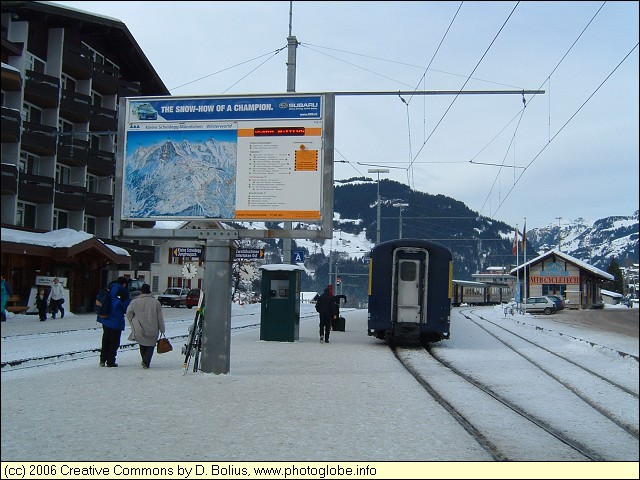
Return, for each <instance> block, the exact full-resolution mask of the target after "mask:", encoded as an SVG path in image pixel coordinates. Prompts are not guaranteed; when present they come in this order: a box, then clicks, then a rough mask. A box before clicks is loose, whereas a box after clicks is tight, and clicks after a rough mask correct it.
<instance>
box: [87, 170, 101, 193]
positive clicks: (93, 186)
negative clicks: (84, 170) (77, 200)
mask: <svg viewBox="0 0 640 480" xmlns="http://www.w3.org/2000/svg"><path fill="white" fill-rule="evenodd" d="M99 180H100V178H99V177H97V176H95V175H91V174H90V173H88V174H87V192H91V193H100V191H99V190H98V181H99Z"/></svg>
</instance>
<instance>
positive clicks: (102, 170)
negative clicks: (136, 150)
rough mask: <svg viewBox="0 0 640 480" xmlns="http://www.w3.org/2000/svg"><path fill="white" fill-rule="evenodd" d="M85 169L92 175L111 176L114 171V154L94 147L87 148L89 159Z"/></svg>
mask: <svg viewBox="0 0 640 480" xmlns="http://www.w3.org/2000/svg"><path fill="white" fill-rule="evenodd" d="M87 170H88V171H89V173H93V174H94V175H100V176H103V177H108V176H113V175H115V172H116V164H115V154H114V153H113V152H106V151H104V150H97V149H95V148H90V149H89V161H88V162H87Z"/></svg>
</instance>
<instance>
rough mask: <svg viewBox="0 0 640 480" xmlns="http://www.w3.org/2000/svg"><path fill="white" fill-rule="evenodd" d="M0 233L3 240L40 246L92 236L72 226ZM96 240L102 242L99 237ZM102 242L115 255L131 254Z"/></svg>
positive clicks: (77, 241)
mask: <svg viewBox="0 0 640 480" xmlns="http://www.w3.org/2000/svg"><path fill="white" fill-rule="evenodd" d="M0 234H1V235H2V241H3V242H12V243H22V244H25V245H37V246H40V247H52V248H70V247H73V246H75V245H78V244H80V243H82V242H86V241H87V240H90V239H92V238H94V236H93V235H91V234H90V233H87V232H83V231H78V230H73V229H72V228H61V229H59V230H51V231H50V232H43V233H36V232H25V231H22V230H13V229H11V228H2V230H1V231H0ZM96 240H99V241H100V242H102V240H100V239H96ZM102 243H103V244H104V245H105V246H106V247H108V248H109V249H110V250H111V251H113V253H115V254H116V255H124V256H126V257H130V256H131V255H130V254H129V252H128V251H127V250H125V249H124V248H120V247H116V246H115V245H109V244H106V243H104V242H102Z"/></svg>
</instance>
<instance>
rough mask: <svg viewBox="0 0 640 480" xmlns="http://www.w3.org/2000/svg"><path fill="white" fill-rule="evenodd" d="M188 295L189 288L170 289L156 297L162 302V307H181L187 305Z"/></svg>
mask: <svg viewBox="0 0 640 480" xmlns="http://www.w3.org/2000/svg"><path fill="white" fill-rule="evenodd" d="M188 293H189V290H188V289H187V288H180V287H169V288H167V289H166V290H165V291H164V292H163V293H161V294H159V295H156V298H157V299H158V301H159V302H160V305H163V306H164V305H167V306H169V307H180V306H182V305H186V303H187V294H188Z"/></svg>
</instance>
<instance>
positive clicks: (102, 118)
mask: <svg viewBox="0 0 640 480" xmlns="http://www.w3.org/2000/svg"><path fill="white" fill-rule="evenodd" d="M89 129H90V130H91V131H94V132H95V131H106V132H115V131H116V130H117V129H118V112H116V111H115V110H111V109H109V108H102V107H97V106H95V105H94V106H93V109H92V111H91V123H90V126H89Z"/></svg>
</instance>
